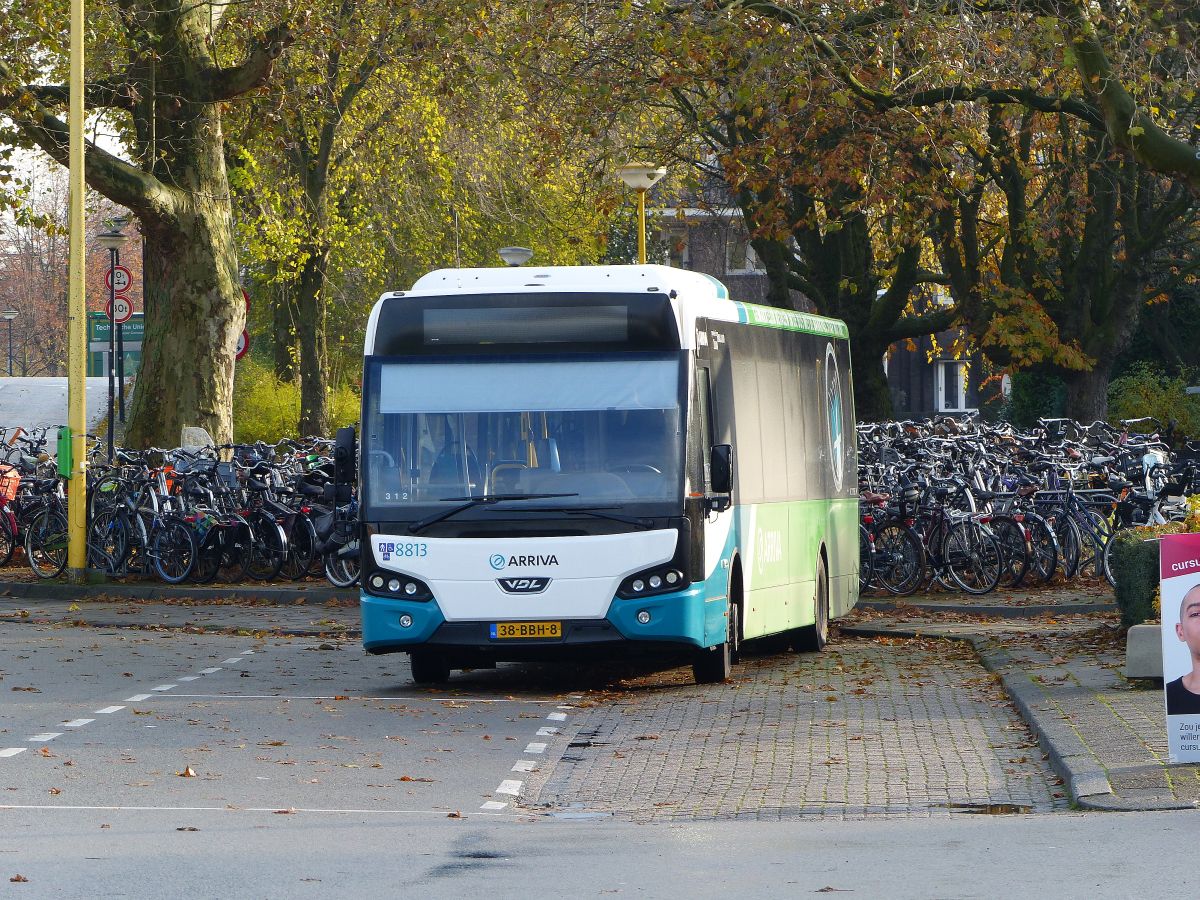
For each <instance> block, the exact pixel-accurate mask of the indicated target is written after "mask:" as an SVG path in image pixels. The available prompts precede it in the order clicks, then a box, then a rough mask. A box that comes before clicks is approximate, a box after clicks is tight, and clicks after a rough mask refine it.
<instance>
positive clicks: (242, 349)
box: [233, 329, 250, 359]
mask: <svg viewBox="0 0 1200 900" xmlns="http://www.w3.org/2000/svg"><path fill="white" fill-rule="evenodd" d="M249 349H250V332H248V331H246V330H244V329H243V330H242V333H241V334H240V335H239V336H238V345H237V353H235V354H234V357H233V358H234V359H241V358H242V357H243V356H245V355H246V351H247V350H249Z"/></svg>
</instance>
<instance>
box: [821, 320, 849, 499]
mask: <svg viewBox="0 0 1200 900" xmlns="http://www.w3.org/2000/svg"><path fill="white" fill-rule="evenodd" d="M825 409H826V410H827V411H828V416H829V418H828V425H829V434H828V435H827V436H826V437H827V440H828V442H829V465H830V467H831V468H832V469H833V485H834V488H835V489H836V490H839V491H840V490H841V489H842V475H843V474H844V473H843V469H844V468H845V454H844V453H843V447H842V375H841V373H840V372H839V371H838V364H837V355H836V354H835V353H834V352H833V344H832V343H830V344H826V345H825Z"/></svg>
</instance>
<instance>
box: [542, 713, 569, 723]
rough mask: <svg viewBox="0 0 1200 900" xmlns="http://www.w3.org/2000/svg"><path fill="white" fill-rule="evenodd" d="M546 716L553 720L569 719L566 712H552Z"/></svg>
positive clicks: (562, 720)
mask: <svg viewBox="0 0 1200 900" xmlns="http://www.w3.org/2000/svg"><path fill="white" fill-rule="evenodd" d="M546 718H547V719H549V720H550V721H551V722H565V721H567V714H566V713H550V715H548V716H546Z"/></svg>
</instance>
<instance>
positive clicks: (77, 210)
mask: <svg viewBox="0 0 1200 900" xmlns="http://www.w3.org/2000/svg"><path fill="white" fill-rule="evenodd" d="M70 84H71V106H70V111H69V114H68V126H69V128H70V132H71V137H70V148H69V153H70V159H69V162H70V176H69V177H70V203H71V215H70V232H71V233H70V239H69V240H70V259H71V261H70V266H69V271H68V282H69V285H70V287H69V291H68V295H67V296H68V301H67V303H68V305H67V424H68V425H69V426H70V429H71V456H72V459H71V488H70V503H69V504H68V513H69V516H70V525H69V527H68V529H67V534H68V546H67V569H68V575H69V577H70V578H71V580H72V581H83V580H84V578H85V577H86V574H85V568H86V566H87V474H86V471H85V467H86V464H87V455H86V446H87V445H86V442H85V439H84V435H85V434H86V432H87V402H86V399H85V397H84V390H85V385H86V383H87V382H86V381H85V380H84V376H85V375H86V374H87V356H86V354H87V303H86V299H85V296H84V282H83V253H84V249H83V204H84V177H83V0H71V73H70Z"/></svg>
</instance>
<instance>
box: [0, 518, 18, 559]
mask: <svg viewBox="0 0 1200 900" xmlns="http://www.w3.org/2000/svg"><path fill="white" fill-rule="evenodd" d="M16 549H17V520H16V517H15V516H14V515H13V514H12V513H11V512H10V511H9V508H8V507H7V506H0V566H7V565H8V564H9V563H10V562H12V555H13V551H15V550H16Z"/></svg>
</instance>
